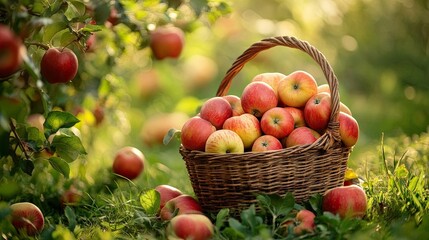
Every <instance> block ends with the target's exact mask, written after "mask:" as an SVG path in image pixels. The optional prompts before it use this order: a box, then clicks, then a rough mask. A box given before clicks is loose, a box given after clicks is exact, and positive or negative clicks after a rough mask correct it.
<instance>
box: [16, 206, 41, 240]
mask: <svg viewBox="0 0 429 240" xmlns="http://www.w3.org/2000/svg"><path fill="white" fill-rule="evenodd" d="M10 208H11V210H12V213H11V220H12V225H13V226H14V227H15V228H16V230H17V231H22V232H24V233H26V234H27V235H28V236H35V235H37V234H39V233H40V232H41V231H42V230H43V226H44V223H45V220H44V217H43V213H42V211H40V209H39V208H38V207H37V206H36V205H34V204H33V203H30V202H19V203H14V204H12V205H10Z"/></svg>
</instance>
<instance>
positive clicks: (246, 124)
mask: <svg viewBox="0 0 429 240" xmlns="http://www.w3.org/2000/svg"><path fill="white" fill-rule="evenodd" d="M223 129H229V130H232V131H234V132H236V133H237V134H238V136H240V138H241V140H242V141H243V144H244V148H245V149H249V148H251V147H252V145H253V142H255V140H256V139H257V138H258V137H260V136H261V135H262V132H261V127H260V123H259V120H258V119H257V118H256V117H255V116H254V115H252V114H250V113H244V114H242V115H240V116H234V117H230V118H228V119H227V120H226V121H225V122H224V124H223Z"/></svg>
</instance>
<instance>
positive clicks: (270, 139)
mask: <svg viewBox="0 0 429 240" xmlns="http://www.w3.org/2000/svg"><path fill="white" fill-rule="evenodd" d="M282 148H283V145H282V143H281V142H280V140H279V139H278V138H276V137H274V136H271V135H262V136H260V137H259V138H257V139H256V140H255V142H254V143H253V145H252V152H265V151H270V150H279V149H282Z"/></svg>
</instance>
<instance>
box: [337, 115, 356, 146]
mask: <svg viewBox="0 0 429 240" xmlns="http://www.w3.org/2000/svg"><path fill="white" fill-rule="evenodd" d="M338 121H339V123H340V136H341V141H342V142H343V143H344V145H345V146H346V147H353V146H354V145H355V144H356V143H357V141H358V139H359V124H358V122H357V121H356V119H354V118H353V117H352V116H351V115H349V114H346V113H343V112H340V113H339V115H338Z"/></svg>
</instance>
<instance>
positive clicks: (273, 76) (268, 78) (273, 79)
mask: <svg viewBox="0 0 429 240" xmlns="http://www.w3.org/2000/svg"><path fill="white" fill-rule="evenodd" d="M285 77H286V75H284V74H283V73H279V72H266V73H260V74H258V75H256V76H255V77H253V79H252V82H258V81H261V82H265V83H267V84H268V85H270V86H271V87H272V88H273V89H274V92H275V93H276V95H277V93H278V91H277V89H278V86H279V82H280V80H282V79H283V78H285Z"/></svg>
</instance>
